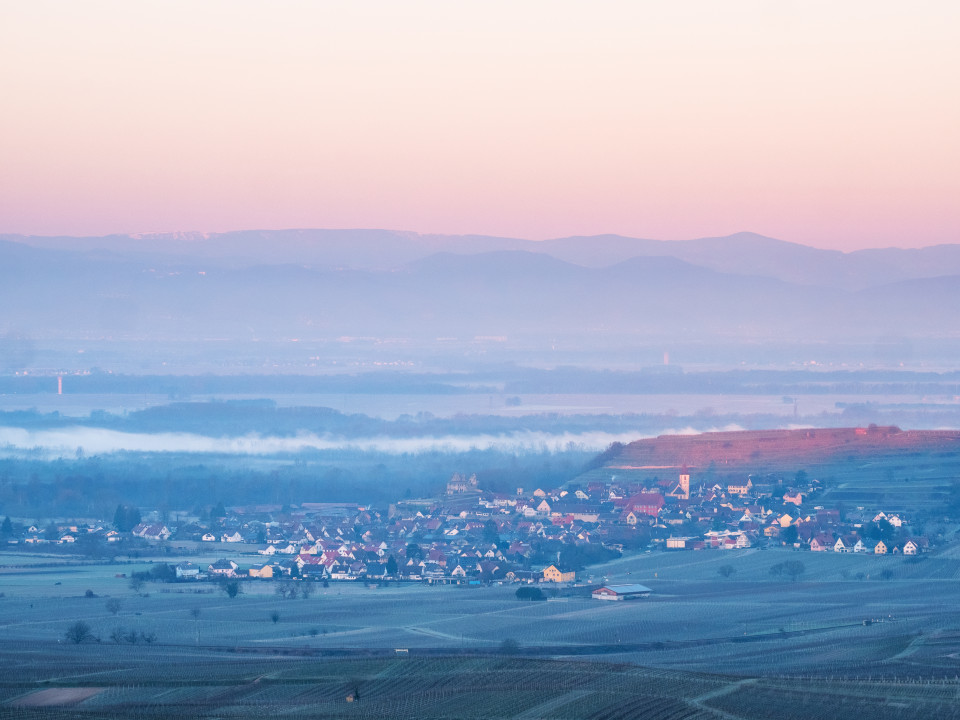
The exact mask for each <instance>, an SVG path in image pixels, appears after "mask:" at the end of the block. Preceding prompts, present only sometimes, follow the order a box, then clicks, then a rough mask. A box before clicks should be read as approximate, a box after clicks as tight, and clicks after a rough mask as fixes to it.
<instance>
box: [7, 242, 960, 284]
mask: <svg viewBox="0 0 960 720" xmlns="http://www.w3.org/2000/svg"><path fill="white" fill-rule="evenodd" d="M3 240H6V241H13V242H16V243H19V244H21V245H28V246H30V247H34V248H38V249H48V250H60V251H78V252H92V251H94V250H101V251H107V252H109V253H117V254H119V255H121V256H125V257H134V256H137V257H140V258H141V259H143V260H149V261H152V262H159V263H161V264H168V263H190V262H200V261H201V260H202V261H205V262H207V263H210V264H212V265H217V266H223V267H243V266H255V265H265V264H266V265H272V264H277V263H280V264H283V263H294V264H303V265H308V266H311V267H315V268H327V269H334V268H352V269H357V270H376V271H382V270H396V269H399V268H402V267H404V266H406V265H408V264H409V263H412V262H416V261H418V260H423V259H425V258H427V257H429V256H430V255H433V254H435V253H438V252H443V253H451V254H457V255H476V254H481V253H487V252H499V251H525V252H533V253H539V254H545V255H549V256H551V257H554V258H556V259H558V260H563V261H565V262H567V263H571V264H575V265H581V266H583V267H590V268H602V267H608V266H611V265H615V264H617V263H620V262H623V261H625V260H629V259H631V258H634V257H674V258H677V259H679V260H683V261H685V262H687V263H690V264H692V265H697V266H700V267H704V268H707V269H711V270H715V271H718V272H724V273H732V274H738V275H759V276H764V277H772V278H776V279H779V280H784V281H787V282H791V283H795V284H801V285H829V286H832V287H837V288H842V289H847V290H859V289H864V288H868V287H876V286H880V285H886V284H889V283H893V282H898V281H902V280H910V279H918V278H924V277H933V276H938V275H960V245H938V246H931V247H927V248H920V249H899V248H884V249H873V250H860V251H856V252H851V253H842V252H839V251H835V250H822V249H818V248H812V247H807V246H805V245H799V244H796V243H790V242H785V241H782V240H776V239H773V238H768V237H764V236H762V235H757V234H755V233H746V232H743V233H736V234H734V235H730V236H726V237H713V238H699V239H694V240H683V241H662V240H649V239H642V238H629V237H623V236H619V235H597V236H589V237H568V238H557V239H554V240H544V241H530V240H521V239H516V238H501V237H489V236H481V235H466V236H454V235H419V234H417V233H412V232H399V231H392V230H309V229H305V230H251V231H242V232H228V233H154V234H140V235H136V236H124V235H110V236H104V237H67V236H59V237H33V236H30V237H27V236H18V235H0V241H3Z"/></svg>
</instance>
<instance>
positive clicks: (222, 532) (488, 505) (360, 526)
mask: <svg viewBox="0 0 960 720" xmlns="http://www.w3.org/2000/svg"><path fill="white" fill-rule="evenodd" d="M820 492H821V487H820V482H819V481H818V480H816V479H813V478H808V476H807V474H806V473H805V472H804V471H799V472H797V473H796V476H794V477H792V478H791V482H790V484H789V485H785V484H784V482H783V480H782V478H776V479H771V478H756V479H755V478H753V477H749V476H747V477H744V478H743V479H742V480H737V481H736V482H727V483H725V484H721V483H719V482H709V481H703V482H692V481H691V475H690V474H689V472H688V471H687V470H686V469H682V470H681V471H680V472H679V474H678V475H677V476H675V477H674V479H671V480H659V479H658V480H656V481H655V482H647V483H639V482H632V481H631V482H627V481H618V480H617V477H616V476H615V475H612V476H610V477H609V478H608V479H606V480H590V481H589V482H585V483H576V482H574V483H571V484H569V485H568V486H566V487H564V488H554V489H541V488H537V489H534V490H532V491H530V492H526V491H525V490H524V489H523V488H517V490H516V493H515V494H513V495H505V494H498V493H492V492H488V491H485V490H483V489H482V487H481V484H480V482H479V480H478V478H477V477H476V476H475V475H470V476H465V475H461V474H459V473H458V474H454V475H453V477H452V478H451V479H450V481H449V482H448V483H447V485H446V488H445V489H444V491H443V492H442V493H441V494H439V495H438V496H437V497H433V498H424V499H405V500H401V501H398V502H396V503H395V504H391V505H390V506H389V507H387V508H381V509H375V508H372V507H366V506H362V505H357V504H345V503H323V502H317V503H310V502H304V503H302V504H300V505H299V506H289V507H286V506H284V507H281V506H245V507H223V506H222V504H220V505H218V506H217V507H216V508H213V509H211V510H210V512H209V514H208V515H207V517H205V518H204V517H200V516H199V515H197V514H190V513H186V512H184V513H172V514H170V513H168V515H172V517H173V518H175V519H174V520H170V519H169V517H168V519H167V521H163V520H162V519H161V518H160V517H159V515H158V513H156V512H150V511H145V513H144V514H145V516H146V519H142V518H141V514H140V510H139V509H136V508H130V507H126V506H121V507H118V508H117V512H116V514H115V517H114V522H113V523H106V522H89V521H88V522H66V523H51V524H49V525H48V526H46V527H45V528H42V529H41V528H40V527H39V526H38V524H33V525H26V524H14V523H13V522H11V521H10V519H9V518H7V519H6V520H5V521H4V523H3V529H2V536H3V538H4V543H5V545H6V546H8V547H9V546H21V547H23V548H25V549H26V548H27V547H30V546H33V547H35V548H36V549H38V550H39V549H40V548H39V547H38V546H47V547H49V546H51V545H53V546H59V547H60V548H62V549H63V550H66V551H69V550H77V551H81V550H83V552H86V553H87V554H98V555H100V556H103V555H122V554H127V555H129V554H130V553H137V552H139V551H138V549H141V550H146V549H148V548H152V549H154V550H159V552H161V553H162V554H164V555H168V556H170V563H169V565H170V566H171V567H172V573H171V574H170V576H169V577H164V578H163V579H166V580H175V581H189V580H220V581H225V580H237V579H248V580H254V579H258V580H272V579H273V580H279V579H282V578H299V579H303V580H319V581H325V582H329V581H357V580H364V581H374V582H391V581H396V582H421V583H426V584H434V583H438V584H447V583H467V584H488V583H494V582H496V583H504V582H516V583H537V582H542V583H554V584H572V583H575V582H578V581H586V580H589V579H590V578H589V566H590V565H592V564H595V563H599V562H603V561H605V560H609V559H612V558H615V557H618V556H620V555H621V554H622V553H624V552H641V551H647V552H650V551H655V550H656V551H712V550H718V551H724V550H726V551H738V550H744V549H746V548H769V547H787V548H790V547H792V548H794V549H796V550H798V551H810V552H835V553H869V554H875V555H885V554H895V555H896V554H902V555H916V554H918V553H921V552H924V551H926V550H928V549H929V546H930V542H929V540H928V538H926V537H922V536H916V535H914V534H912V533H911V529H910V526H909V525H908V522H907V519H906V518H905V517H904V515H903V514H902V513H897V512H892V511H890V510H889V509H884V508H862V507H858V508H855V509H852V510H851V509H845V508H830V507H824V506H822V505H819V504H817V502H816V500H817V497H818V495H819V494H820ZM211 553H215V554H217V555H221V556H222V557H221V558H220V559H219V560H217V561H216V562H212V563H207V564H202V563H199V562H194V560H195V558H196V556H198V555H206V556H209V555H210V554H211ZM180 557H182V558H184V559H182V560H180V559H178V558H180Z"/></svg>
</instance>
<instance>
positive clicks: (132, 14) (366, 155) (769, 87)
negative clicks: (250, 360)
mask: <svg viewBox="0 0 960 720" xmlns="http://www.w3.org/2000/svg"><path fill="white" fill-rule="evenodd" d="M667 6H669V7H667ZM957 27H960V3H956V2H954V1H953V0H945V1H942V2H935V1H933V2H924V3H920V4H907V3H902V2H886V1H883V0H880V1H878V0H873V1H871V2H867V1H865V0H850V1H847V2H842V3H837V2H821V1H818V0H806V1H804V2H791V1H789V0H782V1H780V2H775V3H771V2H768V1H766V0H756V1H754V2H744V1H738V0H730V1H728V2H722V3H720V2H716V1H715V0H699V1H697V0H692V1H690V2H684V3H653V2H649V3H648V2H636V1H630V2H626V1H623V2H616V1H611V2H604V3H586V2H577V3H573V2H538V1H531V2H525V3H515V2H467V1H465V2H456V3H451V2H446V1H444V2H416V1H410V2H403V3H397V2H392V1H387V0H383V1H381V2H363V3H344V2H329V3H327V2H319V1H317V2H315V1H313V0H310V1H307V0H303V1H297V2H294V1H288V2H276V3H272V2H271V3H268V2H250V1H249V0H229V1H226V0H223V1H217V0H208V1H207V2H203V3H196V2H192V1H191V2H187V1H186V0H168V1H166V2H150V1H148V0H145V1H144V2H129V0H116V1H114V2H107V1H105V0H87V1H86V2H84V3H76V2H72V1H70V0H60V1H44V0H12V1H11V2H6V3H4V5H3V8H2V9H0V92H2V97H3V112H2V113H0V233H5V232H6V233H24V234H78V235H81V234H87V235H91V234H106V233H113V232H117V233H131V232H146V231H168V230H200V231H225V230H235V229H246V228H289V227H339V228H349V227H381V228H391V229H397V230H412V231H417V232H423V233H480V234H494V235H509V236H516V237H526V238H532V239H541V238H547V237H557V236H563V235H573V234H595V233H606V232H612V233H620V234H624V235H633V236H639V237H652V238H660V239H682V238H691V237H699V236H707V235H724V234H728V233H732V232H736V231H740V230H750V231H754V232H759V233H762V234H765V235H769V236H773V237H777V238H781V239H784V240H790V241H794V242H800V243H804V244H808V245H815V246H819V247H834V248H837V249H842V250H853V249H858V248H861V247H875V246H890V245H899V246H905V247H908V246H921V245H932V244H937V243H947V242H960V209H958V202H957V198H960V132H958V131H957V128H958V127H960V92H957V90H956V88H958V87H960V43H957V42H956V37H955V35H956V32H955V31H956V28H957Z"/></svg>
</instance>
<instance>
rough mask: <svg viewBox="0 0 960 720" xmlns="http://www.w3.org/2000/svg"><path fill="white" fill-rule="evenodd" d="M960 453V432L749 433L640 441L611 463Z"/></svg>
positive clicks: (628, 466)
mask: <svg viewBox="0 0 960 720" xmlns="http://www.w3.org/2000/svg"><path fill="white" fill-rule="evenodd" d="M951 451H952V452H956V451H960V431H957V430H907V431H903V430H900V428H897V427H876V426H871V427H868V428H811V429H804V430H747V431H742V432H716V433H703V434H700V435H661V436H660V437H657V438H651V439H648V440H637V441H636V442H632V443H630V444H629V445H627V446H626V447H625V448H624V449H623V451H622V452H621V453H620V454H619V455H618V456H617V457H615V458H613V459H612V460H611V461H609V462H608V463H607V467H609V468H613V469H620V470H644V469H658V468H679V467H682V466H687V467H689V468H691V469H698V468H701V469H702V468H706V467H708V466H710V465H714V466H716V467H718V468H720V467H723V468H729V469H734V468H737V469H739V468H750V469H755V468H756V467H757V466H764V467H777V466H788V467H789V466H795V465H798V464H803V463H816V462H828V461H830V460H834V459H860V458H868V457H873V456H877V455H888V454H891V453H904V452H951Z"/></svg>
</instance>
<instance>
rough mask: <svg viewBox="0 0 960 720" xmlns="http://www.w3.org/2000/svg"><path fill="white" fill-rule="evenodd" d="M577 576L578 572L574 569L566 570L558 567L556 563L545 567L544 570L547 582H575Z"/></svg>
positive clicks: (544, 577)
mask: <svg viewBox="0 0 960 720" xmlns="http://www.w3.org/2000/svg"><path fill="white" fill-rule="evenodd" d="M576 577H577V574H576V573H575V572H574V571H573V570H570V571H569V572H564V571H562V570H560V569H559V568H557V566H556V565H551V566H550V567H548V568H544V571H543V579H544V580H546V581H547V582H573V581H574V579H575V578H576Z"/></svg>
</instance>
